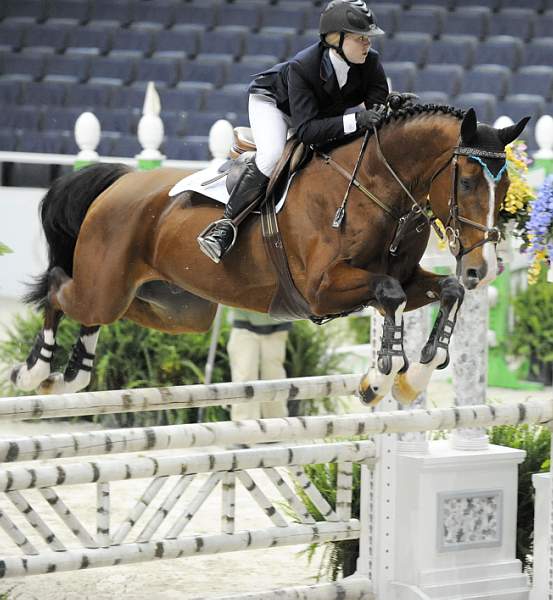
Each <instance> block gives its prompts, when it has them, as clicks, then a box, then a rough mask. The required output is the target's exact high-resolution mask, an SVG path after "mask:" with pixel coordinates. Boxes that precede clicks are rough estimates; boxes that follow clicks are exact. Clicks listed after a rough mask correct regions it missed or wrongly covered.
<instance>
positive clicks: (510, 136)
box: [498, 117, 531, 146]
mask: <svg viewBox="0 0 553 600" xmlns="http://www.w3.org/2000/svg"><path fill="white" fill-rule="evenodd" d="M530 118H531V117H524V118H522V119H521V120H520V121H519V122H518V123H515V124H514V125H509V127H504V128H503V129H498V133H499V139H500V140H501V141H502V142H503V145H504V146H506V145H507V144H510V143H511V142H513V141H514V140H516V139H517V137H518V136H519V135H520V134H521V133H522V130H523V129H524V128H525V127H526V123H528V121H529V120H530Z"/></svg>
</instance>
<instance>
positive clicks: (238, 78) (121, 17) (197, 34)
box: [0, 0, 553, 181]
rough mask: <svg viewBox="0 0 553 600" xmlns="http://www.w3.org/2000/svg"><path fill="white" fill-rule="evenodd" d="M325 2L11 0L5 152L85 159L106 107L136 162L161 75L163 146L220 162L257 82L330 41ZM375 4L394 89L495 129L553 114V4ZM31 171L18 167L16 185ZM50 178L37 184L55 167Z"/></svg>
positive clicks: (0, 140) (117, 148) (114, 136)
mask: <svg viewBox="0 0 553 600" xmlns="http://www.w3.org/2000/svg"><path fill="white" fill-rule="evenodd" d="M323 4H324V1H323V0H155V2H154V1H153V0H1V1H0V103H1V105H2V107H3V108H5V110H3V111H2V113H3V114H2V115H0V149H14V148H16V147H17V148H27V149H29V148H35V149H37V148H46V149H52V148H63V151H65V152H76V151H77V148H76V146H75V142H74V140H73V129H74V123H75V121H76V119H77V117H78V115H79V114H80V113H81V112H83V111H84V110H92V111H93V112H95V113H96V114H97V116H98V117H99V118H100V122H101V125H102V129H103V137H102V144H101V146H100V150H101V151H102V152H106V153H111V154H112V155H125V154H129V155H131V156H133V155H135V154H137V153H138V152H139V151H140V148H139V145H138V142H137V141H136V127H137V123H138V119H139V118H140V113H141V110H142V106H143V103H144V92H145V87H146V85H147V83H148V82H149V81H154V82H155V83H156V88H157V90H158V93H159V95H160V98H161V116H162V119H163V121H164V124H165V135H166V140H165V142H164V145H163V151H164V152H165V153H166V154H167V155H168V156H169V157H171V158H178V157H181V158H185V159H198V158H202V159H206V158H209V152H208V149H207V135H208V133H209V129H210V127H211V125H212V124H213V122H214V121H215V120H217V119H218V118H223V117H224V118H228V119H229V120H230V121H231V122H232V123H236V124H241V125H246V124H247V104H248V98H247V87H248V85H249V83H250V82H251V80H252V78H253V77H254V75H255V74H256V73H259V72H260V71H263V70H265V69H267V68H269V67H270V66H272V65H273V64H275V63H276V62H280V61H283V60H286V59H288V58H289V57H292V56H294V55H295V54H296V53H297V52H299V51H300V50H302V49H303V48H305V47H306V46H309V45H310V44H313V43H317V42H318V40H319V34H318V22H319V17H320V11H321V6H322V5H323ZM371 7H372V8H373V10H374V11H375V14H376V17H377V21H378V23H379V25H380V26H381V27H382V28H383V29H384V30H385V32H386V35H385V36H382V37H380V38H375V39H374V40H373V47H374V48H375V49H376V50H377V51H379V53H380V55H381V60H382V63H383V65H384V67H385V71H386V74H387V76H388V77H389V79H390V81H391V84H392V86H393V88H394V89H396V90H399V91H415V92H416V93H417V94H419V96H420V101H421V102H427V103H434V104H453V105H455V106H459V107H461V108H468V107H469V106H473V107H474V108H476V110H477V113H478V117H479V119H481V120H485V121H493V120H494V119H495V118H497V117H498V116H499V115H500V114H502V113H506V114H509V116H510V117H511V118H513V119H515V118H519V117H520V116H524V115H525V114H529V115H532V116H533V117H534V121H535V118H536V117H539V116H540V115H541V114H551V113H552V111H553V58H552V57H553V33H552V32H553V0H525V1H524V2H521V1H520V0H424V2H423V1H422V0H421V1H420V2H417V1H415V0H377V1H376V2H375V3H371ZM56 132H59V133H60V138H61V139H60V141H59V143H57V145H56V142H55V141H54V138H55V134H56ZM27 133H29V134H30V135H29V136H27ZM41 136H43V137H44V141H41ZM14 140H17V143H16V142H15V141H14ZM48 151H53V150H48ZM29 167H32V165H26V166H25V168H22V169H21V170H19V171H18V170H17V169H16V170H15V171H14V172H13V174H14V176H15V177H16V179H17V178H18V177H21V176H22V174H23V175H25V174H28V173H27V172H26V170H27V168H29ZM39 171H40V170H38V171H37V172H35V173H31V174H30V176H31V179H32V180H33V181H35V180H36V181H39V180H42V179H44V178H46V177H47V175H48V173H50V175H51V174H52V173H53V172H54V171H55V169H53V170H50V171H48V169H43V170H42V171H43V172H42V173H40V172H39ZM58 171H59V169H58ZM37 173H38V175H37Z"/></svg>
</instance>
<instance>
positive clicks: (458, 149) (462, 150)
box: [453, 146, 507, 159]
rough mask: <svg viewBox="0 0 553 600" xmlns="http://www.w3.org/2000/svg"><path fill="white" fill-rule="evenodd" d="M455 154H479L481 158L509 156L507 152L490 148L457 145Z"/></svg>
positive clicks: (504, 157)
mask: <svg viewBox="0 0 553 600" xmlns="http://www.w3.org/2000/svg"><path fill="white" fill-rule="evenodd" d="M453 154H462V155H463V156H478V157H480V158H503V159H506V158H507V154H506V153H505V152H491V151H489V150H481V149H480V148H469V147H467V146H456V147H455V148H454V150H453Z"/></svg>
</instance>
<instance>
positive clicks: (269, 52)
mask: <svg viewBox="0 0 553 600" xmlns="http://www.w3.org/2000/svg"><path fill="white" fill-rule="evenodd" d="M290 39H291V36H290V35H287V34H285V33H264V32H262V33H249V34H247V35H246V36H245V38H244V51H243V56H244V57H258V58H264V59H266V60H272V61H273V62H275V63H276V62H279V61H281V60H284V59H285V58H286V57H287V56H288V54H289V49H288V48H289V42H290Z"/></svg>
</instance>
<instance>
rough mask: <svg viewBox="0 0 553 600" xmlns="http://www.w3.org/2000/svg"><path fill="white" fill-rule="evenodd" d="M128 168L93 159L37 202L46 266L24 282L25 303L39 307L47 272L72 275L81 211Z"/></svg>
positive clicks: (44, 296)
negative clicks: (26, 290) (41, 271)
mask: <svg viewBox="0 0 553 600" xmlns="http://www.w3.org/2000/svg"><path fill="white" fill-rule="evenodd" d="M131 170H132V169H131V168H130V167H127V166H126V165H122V164H109V163H96V164H93V165H90V166H88V167H85V168H84V169H81V170H79V171H75V172H74V173H68V174H67V175H63V176H62V177H59V178H58V179H56V180H55V181H54V183H53V184H52V187H51V188H50V189H49V190H48V192H47V194H46V195H45V196H44V198H43V199H42V200H41V202H40V206H39V214H40V220H41V222H42V228H43V229H44V235H45V237H46V242H47V245H48V268H47V269H46V271H44V273H42V274H41V275H39V276H38V277H36V278H35V281H34V282H33V283H30V284H28V286H27V287H28V288H29V292H28V293H27V294H25V296H24V297H23V301H24V302H26V303H27V304H36V305H37V306H39V307H41V308H43V307H44V306H45V303H46V299H47V296H48V288H49V273H50V271H51V269H53V268H54V267H61V268H62V269H63V270H64V271H65V272H66V273H67V274H68V275H69V276H72V275H73V252H74V251H75V244H76V242H77V236H78V235H79V230H80V228H81V225H82V222H83V221H84V218H85V215H86V213H87V211H88V209H89V208H90V205H91V204H92V203H93V202H94V200H95V199H96V198H97V197H98V196H99V195H100V194H101V193H102V192H103V191H104V190H106V189H107V188H108V187H109V186H110V185H112V184H113V183H114V182H115V181H117V179H119V178H120V177H121V176H123V175H125V174H126V173H128V172H129V171H131Z"/></svg>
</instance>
